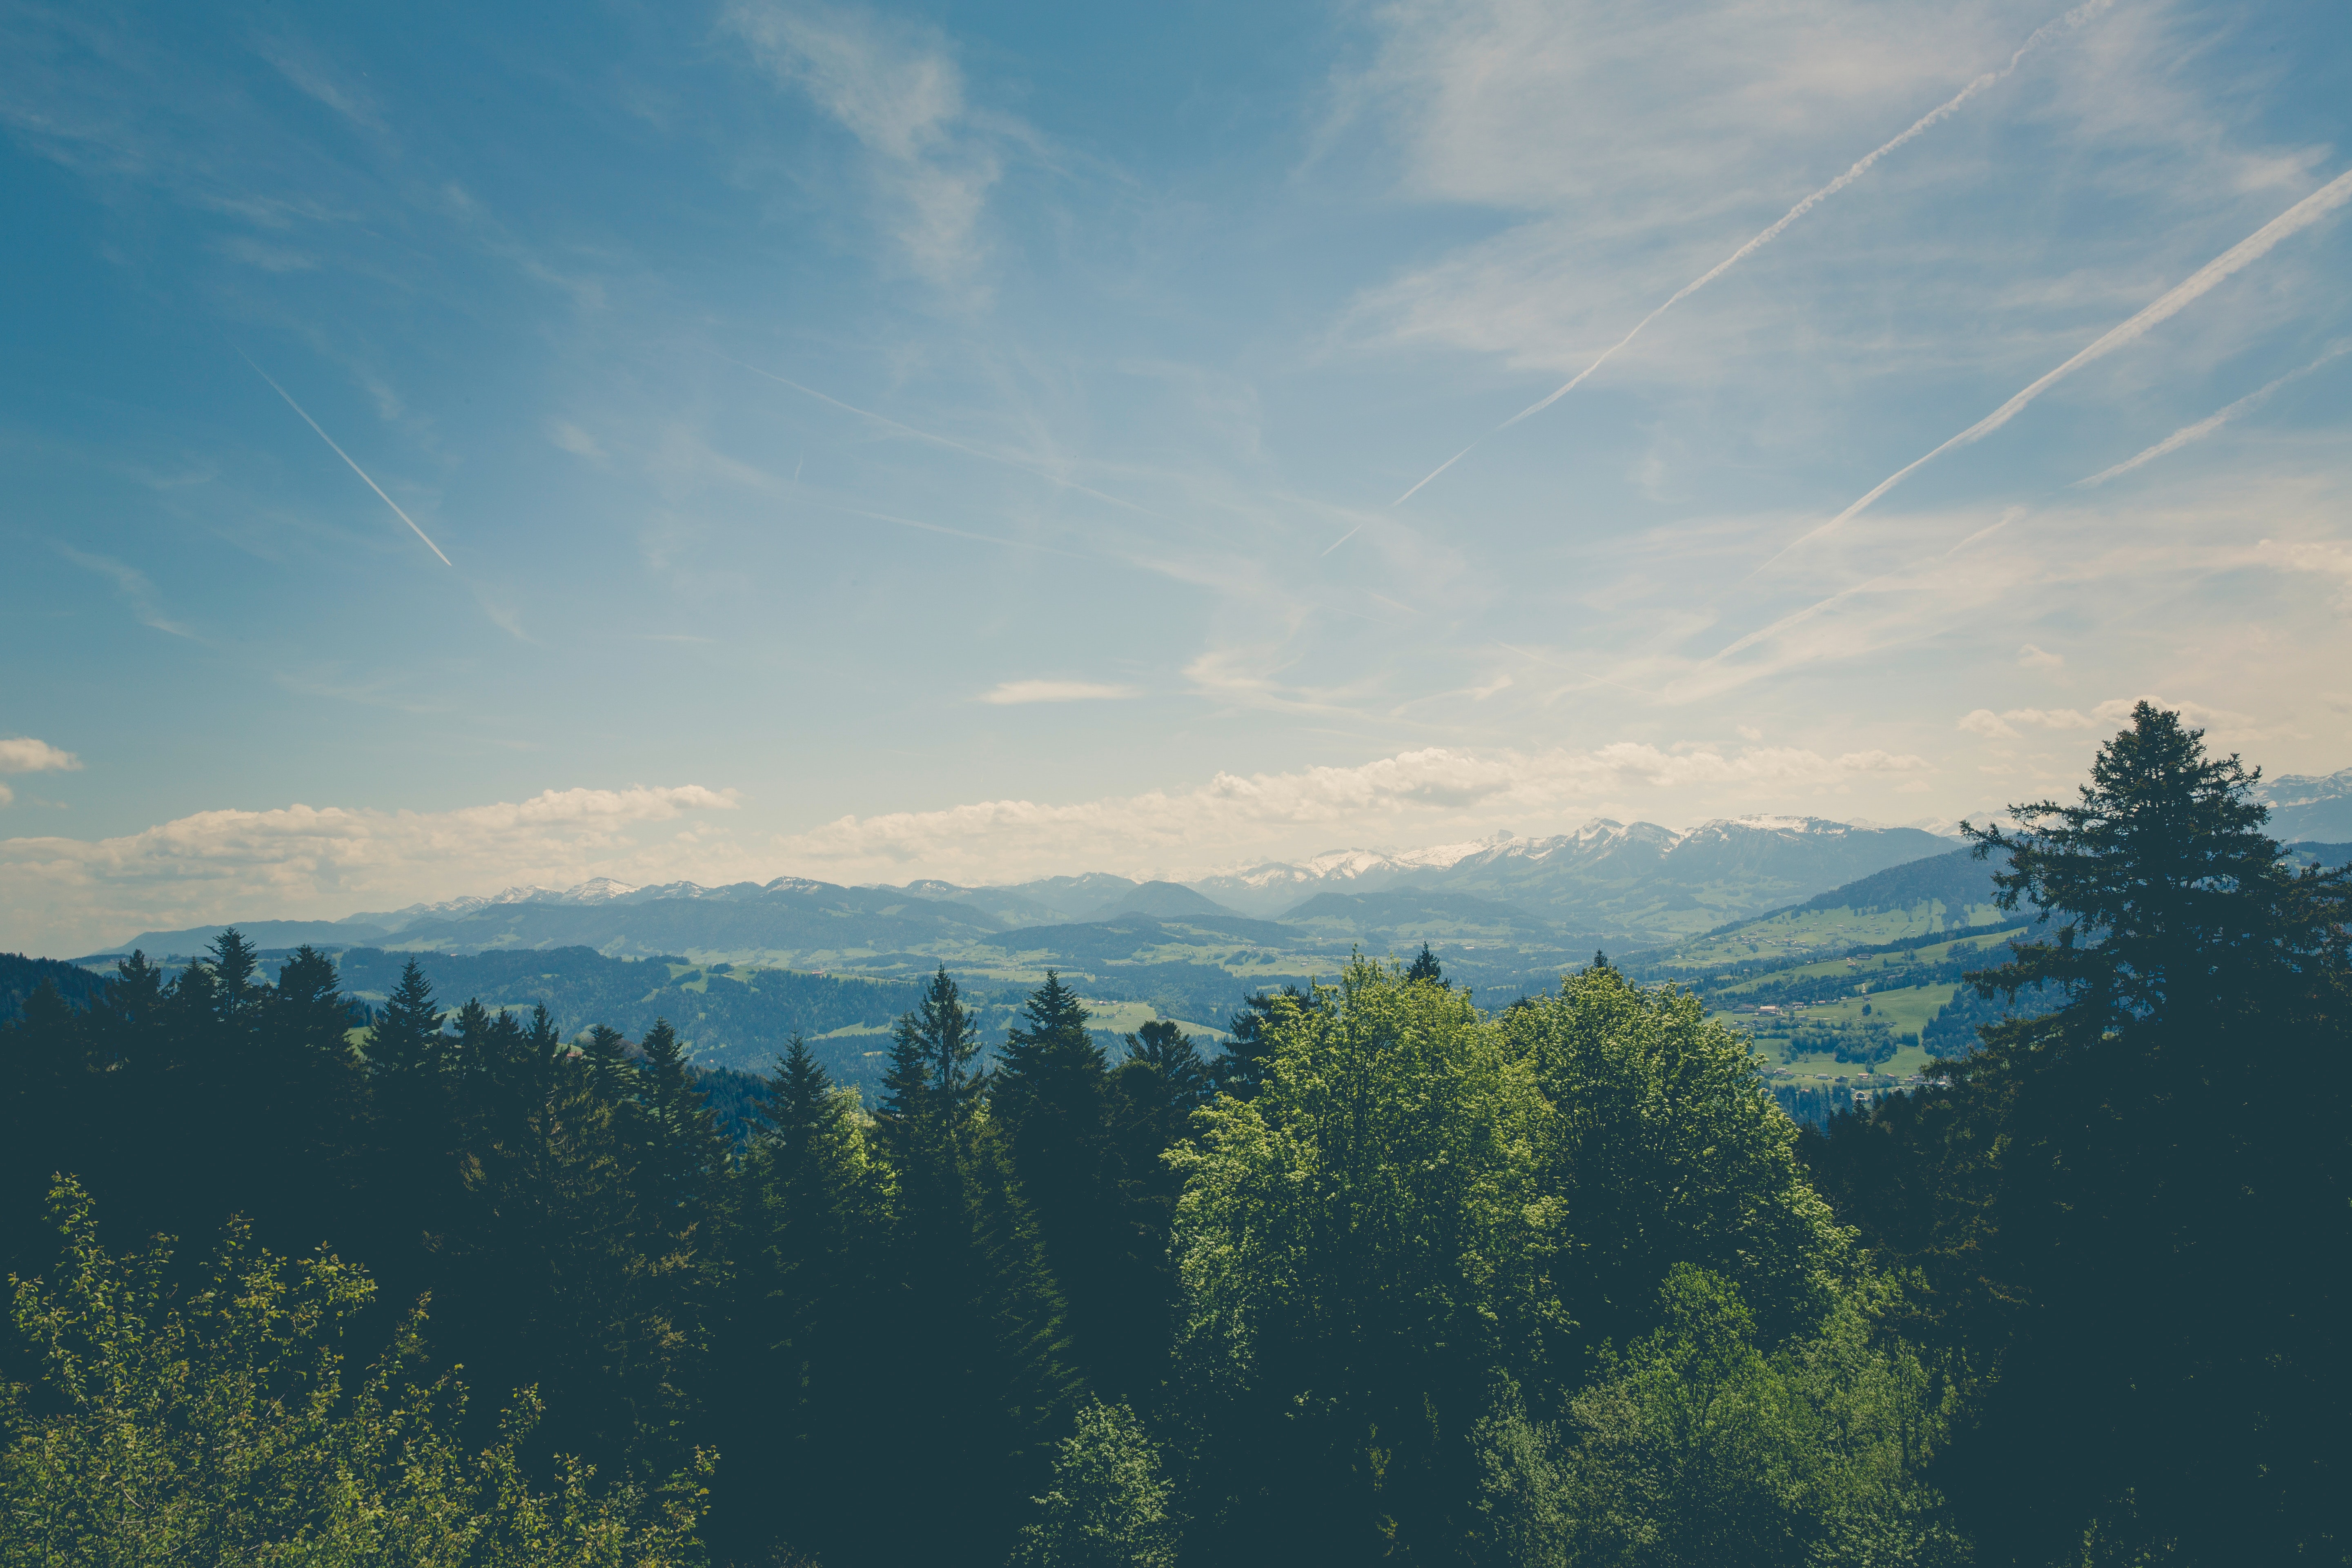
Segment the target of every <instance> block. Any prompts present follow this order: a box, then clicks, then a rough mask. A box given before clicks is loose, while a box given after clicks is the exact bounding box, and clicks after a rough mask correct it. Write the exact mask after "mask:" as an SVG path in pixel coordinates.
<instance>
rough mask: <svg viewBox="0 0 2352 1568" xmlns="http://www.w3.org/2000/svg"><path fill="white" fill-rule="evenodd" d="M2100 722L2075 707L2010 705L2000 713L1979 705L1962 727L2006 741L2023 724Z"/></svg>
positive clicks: (2047, 726) (2067, 726) (2057, 726)
mask: <svg viewBox="0 0 2352 1568" xmlns="http://www.w3.org/2000/svg"><path fill="white" fill-rule="evenodd" d="M2114 706H2115V704H2113V703H2108V704H2106V706H2105V707H2103V708H2101V709H2100V710H2099V711H2100V713H2101V715H2102V716H2104V715H2105V712H2106V710H2107V709H2108V708H2112V707H2114ZM2124 710H2125V711H2126V713H2128V712H2129V711H2130V710H2131V705H2130V704H2129V703H2126V704H2125V705H2124ZM2098 723H2099V721H2098V720H2095V719H2092V718H2090V717H2088V716H2086V715H2084V714H2081V713H2077V712H2076V711H2075V710H2074V709H2072V708H2011V709H2010V710H2007V711H2006V712H2001V713H1995V712H1994V711H1993V710H1991V709H1990V708H1979V709H1977V710H1974V711H1973V712H1971V713H1969V714H1968V715H1966V716H1965V717H1963V718H1962V719H1961V720H1960V723H1959V727H1960V728H1961V729H1963V730H1966V731H1968V732H1969V734H1971V735H1982V736H1983V737H1984V738H1985V739H1986V740H1988V741H2006V740H2014V739H2015V738H2016V737H2017V736H2018V734H2019V733H2020V732H2021V731H2019V729H2018V726H2019V725H2023V726H2025V728H2026V729H2029V730H2090V729H2095V728H2096V727H2097V725H2098Z"/></svg>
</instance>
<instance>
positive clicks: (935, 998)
mask: <svg viewBox="0 0 2352 1568" xmlns="http://www.w3.org/2000/svg"><path fill="white" fill-rule="evenodd" d="M979 1055H980V1033H979V1031H978V1029H977V1028H976V1027H975V1026H974V1025H973V1022H972V1016H971V1012H970V1011H969V1010H968V1009H967V1008H966V1007H965V1006H964V1005H963V1000H962V996H961V993H960V992H958V990H957V989H956V983H955V981H954V980H953V979H952V978H950V976H949V974H948V971H947V965H945V964H941V965H940V969H939V973H937V974H935V975H933V976H932V977H931V983H930V984H929V988H928V989H926V990H925V992H924V994H923V998H922V1001H921V1002H920V1003H919V1005H917V1006H916V1008H915V1010H914V1011H913V1012H911V1013H908V1014H907V1015H906V1016H904V1017H902V1018H900V1019H899V1020H898V1027H897V1029H895V1030H894V1031H893V1032H892V1034H891V1037H890V1065H889V1067H888V1068H887V1070H886V1071H885V1073H884V1075H883V1079H882V1104H881V1106H880V1108H879V1110H877V1115H876V1120H877V1123H878V1125H879V1127H880V1130H881V1132H882V1136H883V1139H884V1142H886V1143H887V1144H888V1145H889V1147H890V1149H891V1152H892V1153H893V1156H894V1157H898V1156H902V1155H903V1154H904V1153H905V1152H907V1151H908V1149H909V1148H910V1147H911V1146H912V1145H913V1143H915V1142H919V1141H922V1140H924V1139H928V1138H930V1137H934V1136H956V1135H958V1133H959V1130H961V1128H963V1127H964V1125H965V1124H966V1122H967V1121H969V1120H970V1118H971V1112H972V1110H973V1109H974V1108H975V1107H977V1106H978V1104H979V1103H980V1099H981V1096H982V1093H983V1092H984V1091H985V1090H986V1089H987V1079H986V1076H985V1074H983V1073H982V1072H981V1071H979V1070H977V1069H975V1068H973V1066H972V1063H973V1061H974V1060H975V1059H976V1058H978V1057H979Z"/></svg>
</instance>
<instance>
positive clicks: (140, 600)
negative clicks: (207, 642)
mask: <svg viewBox="0 0 2352 1568" xmlns="http://www.w3.org/2000/svg"><path fill="white" fill-rule="evenodd" d="M58 554H60V555H62V556H64V557H65V558H66V559H67V560H68V561H70V562H72V563H74V564H75V565H77V566H79V567H81V568H82V569H83V570H85V571H89V572H95V573H97V574H99V575H100V576H102V577H106V578H109V579H111V580H112V582H113V584H114V585H115V587H117V588H118V589H120V590H121V593H122V596H123V597H124V598H125V599H128V600H129V601H130V602H131V614H132V615H134V616H138V617H139V623H140V625H142V626H152V627H154V628H155V629H156V630H157V631H159V632H169V633H171V634H172V635H173V637H187V638H190V639H192V640H193V639H194V637H195V635H196V634H195V633H194V632H192V631H190V630H189V629H188V628H187V627H185V626H182V625H181V624H180V623H179V622H177V621H174V620H171V619H169V618H167V617H166V616H164V614H163V611H162V610H161V609H159V608H158V607H157V605H156V603H155V584H152V583H151V582H149V581H148V580H147V574H145V573H143V572H142V571H140V570H139V569H138V568H137V567H135V566H131V565H128V564H126V563H123V562H121V561H117V560H115V559H114V558H113V557H112V556H110V555H92V554H90V553H89V552H85V551H80V550H76V549H75V548H74V547H73V546H72V545H70V544H60V545H58Z"/></svg>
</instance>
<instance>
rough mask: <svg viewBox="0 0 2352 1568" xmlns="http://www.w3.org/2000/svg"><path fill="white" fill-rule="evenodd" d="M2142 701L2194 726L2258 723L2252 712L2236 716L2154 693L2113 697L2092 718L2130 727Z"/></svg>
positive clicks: (2095, 711) (2092, 712)
mask: <svg viewBox="0 0 2352 1568" xmlns="http://www.w3.org/2000/svg"><path fill="white" fill-rule="evenodd" d="M2142 702H2145V703H2147V705H2148V706H2149V707H2151V708H2160V709H2165V710H2169V711H2171V712H2174V713H2178V714H2179V715H2180V716H2181V718H2183V719H2185V720H2187V721H2189V723H2190V724H2193V725H2200V726H2213V725H2229V726H2243V725H2247V724H2252V722H2253V721H2254V720H2253V716H2252V714H2249V713H2233V712H2231V711H2230V710H2228V709H2226V708H2209V707H2207V706H2206V705H2205V704H2204V703H2202V702H2189V701H2185V700H2180V699H2177V698H2170V697H2158V696H2157V695H2156V694H2155V693H2154V692H2146V693H2143V694H2142V695H2140V696H2137V697H2116V698H2110V699H2109V700H2106V701H2105V702H2102V703H2100V704H2099V705H2098V706H2097V707H2096V708H2094V709H2092V710H2091V717H2092V719H2094V720H2095V721H2098V722H2099V723H2102V724H2115V725H2123V724H2128V723H2129V722H2131V716H2132V710H2133V709H2134V708H2135V707H2137V705H2139V704H2140V703H2142Z"/></svg>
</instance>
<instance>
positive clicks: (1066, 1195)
mask: <svg viewBox="0 0 2352 1568" xmlns="http://www.w3.org/2000/svg"><path fill="white" fill-rule="evenodd" d="M1023 1018H1024V1021H1023V1022H1022V1023H1020V1024H1018V1025H1016V1026H1014V1027H1013V1028H1012V1029H1011V1030H1009V1031H1007V1033H1006V1035H1005V1045H1004V1054H1003V1066H1002V1067H1001V1068H999V1069H998V1072H997V1075H996V1080H995V1083H994V1085H993V1087H992V1089H991V1091H990V1095H989V1110H990V1114H991V1117H992V1121H994V1122H995V1124H996V1125H997V1126H998V1127H1000V1128H1002V1130H1003V1139H1004V1148H1005V1152H1006V1153H1007V1154H1008V1155H1009V1156H1010V1157H1011V1160H1012V1163H1013V1173H1014V1175H1015V1176H1016V1177H1017V1178H1018V1179H1019V1181H1020V1183H1021V1191H1022V1194H1023V1195H1024V1197H1026V1198H1027V1200H1028V1203H1029V1206H1030V1208H1031V1209H1032V1210H1033V1211H1034V1213H1035V1215H1036V1216H1037V1232H1038V1236H1039V1237H1040V1238H1041V1240H1042V1242H1043V1244H1044V1247H1045V1262H1046V1266H1047V1267H1048V1268H1050V1269H1051V1270H1052V1272H1053V1276H1054V1279H1055V1281H1056V1282H1057V1283H1058V1284H1059V1285H1060V1286H1061V1289H1062V1295H1063V1299H1064V1300H1065V1301H1066V1302H1067V1304H1068V1308H1069V1326H1070V1337H1071V1342H1072V1344H1073V1345H1074V1347H1075V1348H1076V1354H1077V1357H1078V1363H1079V1366H1080V1367H1081V1369H1082V1370H1083V1371H1084V1372H1085V1373H1086V1375H1087V1379H1088V1381H1089V1382H1090V1383H1091V1384H1093V1385H1094V1387H1095V1388H1096V1389H1097V1391H1098V1392H1100V1393H1104V1394H1113V1395H1116V1396H1118V1397H1122V1398H1128V1397H1140V1396H1141V1395H1142V1394H1143V1393H1144V1392H1145V1390H1146V1388H1147V1387H1148V1386H1149V1384H1150V1383H1151V1382H1153V1381H1156V1379H1155V1376H1154V1374H1155V1372H1156V1363H1157V1358H1158V1356H1159V1355H1160V1352H1161V1350H1162V1349H1163V1347H1164V1343H1165V1338H1166V1311H1167V1301H1166V1291H1167V1288H1168V1280H1167V1279H1166V1276H1165V1274H1164V1273H1163V1271H1162V1270H1161V1269H1160V1268H1159V1267H1158V1262H1159V1259H1160V1258H1162V1257H1163V1256H1164V1255H1165V1252H1166V1248H1167V1239H1166V1237H1165V1234H1164V1233H1158V1234H1155V1231H1156V1226H1155V1225H1154V1224H1153V1223H1152V1222H1153V1221H1154V1220H1156V1219H1157V1218H1159V1217H1160V1215H1158V1214H1157V1213H1156V1212H1155V1211H1154V1210H1153V1208H1152V1206H1151V1205H1149V1204H1148V1203H1146V1202H1145V1201H1144V1194H1142V1193H1140V1192H1138V1191H1135V1190H1132V1184H1130V1182H1129V1177H1128V1172H1127V1168H1126V1161H1125V1159H1124V1158H1123V1151H1122V1149H1121V1147H1120V1142H1119V1138H1118V1129H1117V1126H1116V1119H1115V1117H1114V1114H1113V1107H1114V1101H1113V1099H1112V1092H1111V1085H1110V1080H1109V1075H1108V1073H1107V1072H1106V1071H1105V1070H1104V1064H1103V1053H1102V1048H1101V1047H1098V1046H1097V1045H1096V1044H1095V1041H1094V1035H1093V1033H1092V1032H1091V1031H1090V1030H1089V1029H1088V1028H1087V1010H1086V1008H1085V1007H1084V1006H1083V1005H1080V1003H1079V1001H1078V998H1077V995H1076V993H1074V992H1073V991H1071V990H1070V988H1069V987H1068V986H1066V985H1065V984H1062V980H1061V976H1060V975H1058V974H1056V973H1054V972H1053V971H1051V970H1048V971H1046V973H1045V984H1043V985H1041V986H1039V987H1038V988H1037V989H1036V990H1035V991H1034V992H1032V993H1031V994H1030V996H1029V1001H1028V1004H1027V1005H1026V1006H1025V1007H1024V1009H1023ZM1154 1033H1155V1037H1157V1035H1158V1031H1156V1030H1155V1031H1154Z"/></svg>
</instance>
